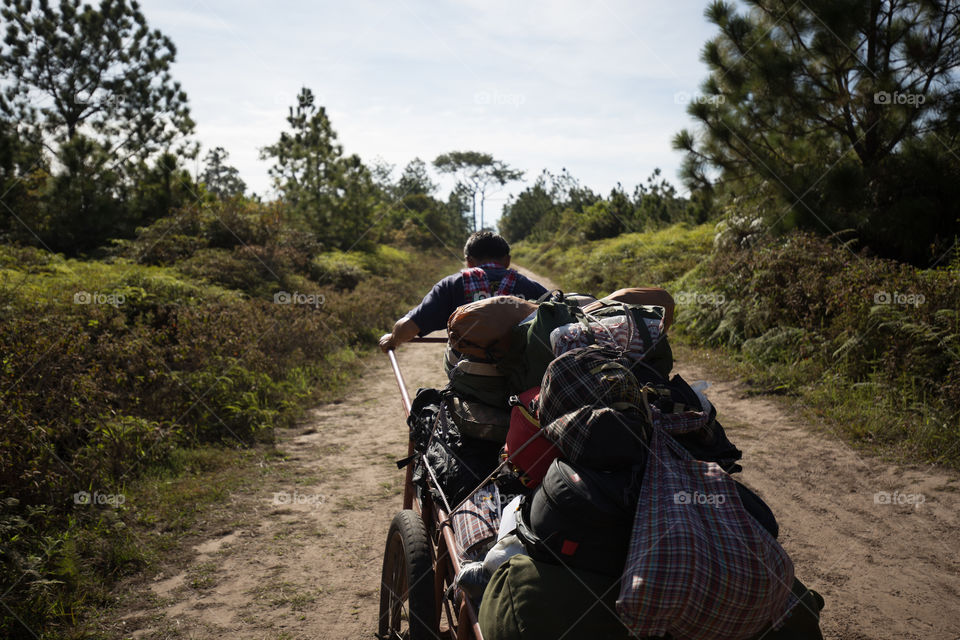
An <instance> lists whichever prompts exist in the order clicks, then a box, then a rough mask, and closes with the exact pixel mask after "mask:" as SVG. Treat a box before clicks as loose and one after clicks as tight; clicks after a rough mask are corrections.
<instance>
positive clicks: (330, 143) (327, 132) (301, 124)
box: [260, 87, 374, 249]
mask: <svg viewBox="0 0 960 640" xmlns="http://www.w3.org/2000/svg"><path fill="white" fill-rule="evenodd" d="M287 123H288V124H289V125H290V131H284V132H282V133H281V134H280V139H279V140H277V142H276V143H274V144H272V145H270V146H268V147H264V148H263V149H262V150H261V154H260V155H261V157H262V158H263V159H271V158H272V159H273V161H274V164H273V166H272V167H271V168H270V176H271V177H272V178H273V184H274V187H275V188H276V189H277V190H278V191H279V192H280V194H281V196H282V197H283V200H284V202H285V203H286V204H287V206H288V207H289V209H290V212H291V214H292V215H293V216H294V217H295V218H299V219H301V220H303V221H304V222H306V223H307V224H308V225H309V226H310V227H311V228H312V229H313V230H314V232H315V233H316V234H317V236H318V237H319V238H320V240H321V241H323V242H326V243H328V244H330V245H333V246H336V247H340V248H344V249H350V248H353V247H355V246H358V245H364V244H369V243H370V242H371V241H372V240H374V238H372V237H371V235H370V233H369V231H370V229H371V218H372V211H373V206H374V186H373V181H372V179H371V176H370V172H369V171H368V170H367V168H366V167H365V166H364V165H363V163H362V162H361V161H360V158H359V156H356V155H351V156H344V155H343V147H342V146H341V145H340V144H339V143H338V142H337V134H336V132H335V131H334V130H333V126H332V125H331V124H330V119H329V118H328V117H327V112H326V109H324V108H323V107H318V106H317V105H316V104H315V99H314V95H313V92H312V91H311V90H310V89H308V88H306V87H304V88H302V89H301V90H300V93H299V95H298V96H297V105H296V107H290V113H289V115H288V116H287Z"/></svg>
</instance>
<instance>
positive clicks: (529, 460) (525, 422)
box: [503, 387, 560, 489]
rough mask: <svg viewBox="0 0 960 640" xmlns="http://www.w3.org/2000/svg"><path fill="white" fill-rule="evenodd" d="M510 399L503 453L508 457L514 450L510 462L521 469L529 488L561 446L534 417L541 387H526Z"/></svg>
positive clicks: (537, 481) (553, 458)
mask: <svg viewBox="0 0 960 640" xmlns="http://www.w3.org/2000/svg"><path fill="white" fill-rule="evenodd" d="M510 400H511V404H512V405H513V409H512V410H511V413H510V430H509V431H508V432H507V442H506V444H505V445H504V447H503V450H504V455H505V456H507V457H509V456H510V455H511V454H513V453H514V452H516V456H515V457H514V458H513V459H512V460H511V462H512V463H513V466H514V468H515V469H517V470H519V471H520V472H521V474H520V481H521V482H522V483H523V484H524V486H527V487H530V488H531V489H532V488H534V487H536V486H537V485H538V484H540V482H541V481H542V480H543V477H544V476H545V475H547V469H549V468H550V463H551V462H553V461H554V460H555V459H556V458H559V457H560V450H559V449H557V447H556V446H555V445H554V444H553V443H552V442H551V441H550V440H549V439H548V438H547V437H546V436H545V435H544V432H543V430H542V429H541V428H540V419H539V418H538V417H537V403H538V402H539V400H540V387H532V388H530V389H527V390H526V391H524V392H523V393H521V394H520V395H519V396H515V397H514V398H511V399H510ZM531 439H532V440H531ZM528 442H529V444H527V443H528ZM524 445H526V446H524ZM521 447H523V448H522V450H521Z"/></svg>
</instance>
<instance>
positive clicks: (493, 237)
mask: <svg viewBox="0 0 960 640" xmlns="http://www.w3.org/2000/svg"><path fill="white" fill-rule="evenodd" d="M463 255H464V256H465V257H467V258H473V259H474V260H497V259H499V258H506V257H507V256H509V255H510V243H508V242H507V241H506V240H504V239H503V236H501V235H500V234H498V233H493V232H492V231H477V232H474V233H473V234H471V236H470V237H469V238H467V244H465V245H463Z"/></svg>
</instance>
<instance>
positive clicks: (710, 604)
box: [617, 412, 796, 640]
mask: <svg viewBox="0 0 960 640" xmlns="http://www.w3.org/2000/svg"><path fill="white" fill-rule="evenodd" d="M648 415H650V419H651V422H652V423H653V429H652V435H651V442H650V454H649V456H648V458H647V468H646V472H645V474H644V478H643V484H642V488H641V490H640V499H639V501H638V502H637V511H636V515H635V517H634V524H633V531H632V534H631V539H630V552H629V555H628V557H627V563H626V566H625V572H624V576H623V579H622V581H621V585H620V597H619V598H618V600H617V611H618V613H619V614H620V617H621V619H622V620H623V621H624V622H625V623H626V624H627V625H628V626H629V627H630V630H631V632H632V633H633V634H634V635H636V636H640V637H646V636H663V635H665V634H667V633H669V634H670V636H671V637H673V638H682V639H684V640H713V639H715V638H725V639H726V640H746V639H747V638H750V637H751V636H754V635H756V634H758V633H759V632H761V631H764V630H766V629H770V628H776V627H777V626H778V624H779V623H780V622H781V621H782V619H783V618H784V616H785V615H786V613H787V612H788V611H789V609H790V607H792V606H793V604H794V603H795V602H796V597H795V596H793V595H792V594H791V591H790V588H791V586H792V584H793V581H794V572H793V563H792V562H791V560H790V558H789V557H788V556H787V553H786V551H784V550H783V548H782V547H781V546H780V545H779V544H778V543H777V541H776V540H775V539H774V538H773V536H771V535H770V534H769V533H768V532H767V531H766V530H765V529H764V528H763V527H762V526H761V525H760V524H759V523H758V522H757V521H756V520H755V519H753V518H752V517H751V516H750V515H749V514H748V513H747V511H746V510H745V509H744V506H743V504H742V502H741V499H740V496H739V494H738V492H737V488H736V483H735V482H734V480H733V479H732V478H731V477H730V476H729V475H728V474H727V473H726V472H725V471H724V470H723V469H721V468H720V466H719V465H717V464H716V463H713V462H702V461H699V460H695V459H694V458H693V457H692V456H691V455H690V454H689V453H688V452H687V451H686V449H684V448H683V447H682V446H681V445H680V444H679V443H677V442H676V441H675V440H674V438H673V437H672V436H671V435H670V434H669V432H668V430H667V425H665V423H664V422H665V421H663V420H662V419H658V416H656V415H655V413H654V412H651V414H648ZM669 426H673V427H675V428H677V427H680V425H679V424H674V425H669Z"/></svg>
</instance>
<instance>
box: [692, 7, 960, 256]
mask: <svg viewBox="0 0 960 640" xmlns="http://www.w3.org/2000/svg"><path fill="white" fill-rule="evenodd" d="M746 4H747V5H748V6H749V8H750V10H749V11H748V12H747V13H737V12H736V11H735V10H734V7H733V5H732V4H731V3H728V2H722V1H714V2H712V3H711V4H710V5H709V7H708V8H707V10H706V16H707V18H708V19H709V20H710V21H711V22H712V23H714V24H715V25H716V26H717V27H718V28H719V30H720V33H719V35H717V37H715V38H714V39H712V40H710V41H709V42H707V43H706V45H705V46H704V49H703V53H702V59H703V61H704V62H705V63H706V64H707V66H708V67H709V69H710V75H709V76H708V78H707V79H706V81H705V82H704V83H703V87H702V89H703V94H704V95H703V96H702V98H701V99H696V100H694V101H693V102H691V104H690V105H689V107H688V113H689V114H690V115H691V116H693V118H694V119H695V120H696V121H697V122H698V124H699V125H700V132H699V135H696V134H695V133H693V132H690V131H687V130H684V131H681V132H680V133H679V134H677V136H676V137H675V139H674V146H675V148H677V149H679V150H683V151H685V152H686V154H687V156H686V160H685V163H684V168H683V173H684V178H685V181H686V183H687V185H688V186H689V187H690V188H691V189H692V190H693V189H699V188H706V189H711V188H713V187H719V188H720V190H721V191H723V192H726V193H734V194H752V195H754V196H756V200H757V201H763V200H771V201H773V202H776V203H777V205H778V206H776V207H775V208H773V209H772V210H768V211H762V212H761V213H765V214H766V215H767V216H768V221H769V222H771V223H773V222H775V221H778V220H779V221H780V224H781V226H787V227H789V226H792V225H799V226H803V227H808V228H811V229H818V230H820V231H821V232H824V233H829V232H834V231H840V230H842V229H844V228H854V229H857V230H858V231H859V232H860V233H861V235H862V236H863V237H864V238H866V239H868V240H869V241H870V242H872V243H873V244H875V245H877V246H878V247H883V248H885V249H886V250H887V252H894V253H897V252H899V253H901V254H903V255H908V256H909V255H912V253H911V252H912V251H913V250H915V249H916V248H917V247H919V246H922V245H924V244H926V243H929V242H930V241H931V240H935V238H936V237H937V236H938V234H946V235H950V233H949V229H950V225H951V224H954V223H955V220H956V209H955V208H953V210H952V211H953V212H952V213H946V215H943V213H944V212H943V211H937V210H934V211H931V210H930V207H929V204H930V202H929V197H928V202H927V206H926V207H920V205H919V204H917V207H916V209H917V210H916V215H919V216H920V219H917V218H915V217H913V216H911V217H912V218H913V219H911V220H910V221H909V225H904V224H903V223H904V222H906V221H905V220H891V219H890V218H889V215H890V206H891V204H892V203H893V202H894V201H897V200H899V199H900V198H902V197H904V195H906V194H908V192H909V191H910V190H911V189H915V188H916V186H917V185H915V184H913V185H912V186H911V184H910V181H908V180H906V179H905V178H903V177H902V176H903V169H904V167H903V166H902V162H900V160H902V155H901V154H903V153H904V152H905V151H906V150H908V149H909V148H910V147H911V146H916V145H918V144H919V145H920V146H922V147H924V148H925V149H926V154H925V155H928V156H930V155H932V156H936V158H934V159H933V160H932V162H934V164H938V163H939V165H940V167H941V173H943V172H946V173H951V174H955V173H956V170H957V168H956V165H957V162H956V158H952V159H951V158H950V157H949V155H950V154H948V153H945V151H948V150H950V149H953V148H954V147H955V146H956V142H957V141H958V134H960V118H958V116H960V85H958V84H957V81H956V76H955V69H956V68H957V66H958V64H960V6H958V5H960V3H958V2H957V1H956V0H867V1H865V0H806V1H805V2H796V3H794V2H790V1H789V0H749V1H747V2H746ZM921 155H924V154H921ZM914 177H919V178H920V180H921V182H922V181H923V180H925V179H926V178H924V176H911V178H910V180H911V181H912V180H913V178H914ZM922 188H923V189H924V190H926V191H927V194H926V196H931V195H932V196H933V199H934V200H940V201H943V202H944V203H945V204H946V205H947V206H950V201H951V200H952V196H951V195H950V194H948V193H945V192H943V185H939V184H928V185H924V186H923V187H922ZM918 202H919V201H918ZM924 208H925V209H926V212H924V211H923V209H924ZM899 215H902V212H901V214H899ZM944 221H946V226H944V224H943V223H944ZM904 232H907V233H909V234H910V235H911V236H913V237H912V238H911V239H906V238H904V237H900V238H898V237H897V236H901V235H902V234H903V233H904ZM898 242H899V243H900V246H899V247H897V246H896V244H897V243H898ZM906 243H911V244H912V245H913V246H912V247H911V246H907V244H906Z"/></svg>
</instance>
